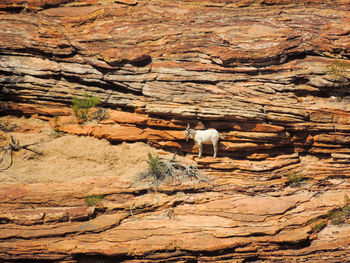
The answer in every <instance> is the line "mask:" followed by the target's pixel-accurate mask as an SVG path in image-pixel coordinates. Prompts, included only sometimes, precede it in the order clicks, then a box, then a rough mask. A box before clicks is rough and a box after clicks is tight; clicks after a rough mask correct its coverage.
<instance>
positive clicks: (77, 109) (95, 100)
mask: <svg viewBox="0 0 350 263" xmlns="http://www.w3.org/2000/svg"><path fill="white" fill-rule="evenodd" d="M72 102H73V105H72V109H73V112H74V115H75V117H77V119H79V120H82V121H87V119H88V115H89V110H90V109H91V108H93V107H95V106H96V105H98V104H100V102H101V98H99V97H94V96H90V95H88V94H87V93H84V95H83V98H79V97H73V100H72Z"/></svg>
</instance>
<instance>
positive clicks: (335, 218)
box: [327, 194, 350, 225]
mask: <svg viewBox="0 0 350 263" xmlns="http://www.w3.org/2000/svg"><path fill="white" fill-rule="evenodd" d="M327 216H328V218H329V219H330V220H331V223H332V224H333V225H341V224H344V223H346V222H347V221H348V220H349V219H350V200H349V197H348V196H347V195H346V194H345V195H344V206H343V207H340V208H337V209H333V210H331V211H329V212H328V214H327Z"/></svg>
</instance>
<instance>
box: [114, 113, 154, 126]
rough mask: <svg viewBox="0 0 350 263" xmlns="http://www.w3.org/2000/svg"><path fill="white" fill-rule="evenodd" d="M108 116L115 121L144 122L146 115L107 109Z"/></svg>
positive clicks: (139, 123) (140, 123) (146, 119)
mask: <svg viewBox="0 0 350 263" xmlns="http://www.w3.org/2000/svg"><path fill="white" fill-rule="evenodd" d="M108 114H109V118H110V119H111V120H113V121H115V122H117V123H132V124H138V125H142V124H146V122H147V121H148V116H147V115H143V114H135V113H129V112H123V111H109V112H108Z"/></svg>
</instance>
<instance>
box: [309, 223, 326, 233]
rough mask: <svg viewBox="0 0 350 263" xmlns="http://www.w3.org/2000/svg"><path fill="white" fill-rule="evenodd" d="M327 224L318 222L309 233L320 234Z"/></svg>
mask: <svg viewBox="0 0 350 263" xmlns="http://www.w3.org/2000/svg"><path fill="white" fill-rule="evenodd" d="M326 226H327V224H326V223H325V222H323V221H318V222H316V223H315V224H314V225H313V226H312V228H311V233H317V232H320V231H321V230H322V229H323V228H325V227H326Z"/></svg>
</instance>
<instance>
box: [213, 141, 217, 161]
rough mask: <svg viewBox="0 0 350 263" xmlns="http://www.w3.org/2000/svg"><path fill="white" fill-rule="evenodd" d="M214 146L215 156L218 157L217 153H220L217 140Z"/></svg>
mask: <svg viewBox="0 0 350 263" xmlns="http://www.w3.org/2000/svg"><path fill="white" fill-rule="evenodd" d="M213 148H214V155H213V157H214V158H216V154H217V153H218V143H217V142H213Z"/></svg>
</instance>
